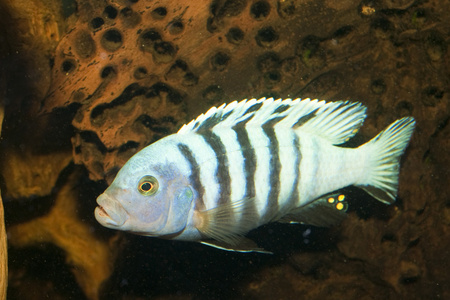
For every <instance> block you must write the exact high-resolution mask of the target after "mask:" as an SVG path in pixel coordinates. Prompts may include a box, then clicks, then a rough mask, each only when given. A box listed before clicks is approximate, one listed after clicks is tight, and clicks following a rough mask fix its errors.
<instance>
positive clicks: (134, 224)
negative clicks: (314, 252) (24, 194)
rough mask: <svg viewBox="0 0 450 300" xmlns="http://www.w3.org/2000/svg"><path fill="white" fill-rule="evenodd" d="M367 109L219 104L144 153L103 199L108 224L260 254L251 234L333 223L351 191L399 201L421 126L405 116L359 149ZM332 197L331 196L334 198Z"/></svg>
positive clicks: (299, 103)
mask: <svg viewBox="0 0 450 300" xmlns="http://www.w3.org/2000/svg"><path fill="white" fill-rule="evenodd" d="M365 111H366V109H365V107H364V106H362V105H361V104H360V103H356V102H354V103H352V102H341V101H340V102H325V101H318V100H310V99H304V100H301V99H295V100H291V99H286V100H281V99H279V100H273V99H272V98H270V99H265V98H262V99H259V100H257V99H251V100H243V101H241V102H236V101H235V102H232V103H230V104H228V105H222V106H220V107H219V108H216V107H213V108H211V109H210V110H209V111H208V112H207V113H205V114H202V115H200V116H199V117H198V118H197V119H195V120H193V121H192V122H190V123H189V124H187V125H184V126H183V127H182V128H181V129H180V130H179V131H178V133H176V134H173V135H170V136H167V137H165V138H163V139H161V140H159V141H157V142H155V143H154V144H152V145H150V146H148V147H146V148H144V149H142V150H141V151H140V152H138V153H137V154H135V155H134V156H133V157H132V158H131V159H130V160H129V161H128V162H127V163H126V164H125V165H124V166H123V168H122V169H121V170H120V171H119V173H118V174H117V176H116V178H115V180H114V182H113V183H112V184H111V185H110V187H108V189H107V190H106V191H105V192H104V193H103V194H102V195H100V196H99V197H98V199H97V202H98V204H99V206H98V207H97V208H96V211H95V215H96V218H97V220H98V221H99V222H100V223H101V224H102V225H104V226H106V227H109V228H114V229H119V230H125V231H131V232H134V233H138V234H142V235H148V236H159V237H164V238H171V239H179V240H190V241H201V242H203V243H205V244H208V245H211V246H215V247H218V248H223V249H228V250H236V251H258V250H261V249H259V248H257V246H256V245H254V244H253V243H251V242H250V241H248V240H247V239H245V238H244V237H243V235H245V233H247V232H248V231H250V230H252V229H254V228H256V227H258V226H260V225H263V224H266V223H269V222H274V221H295V222H303V223H307V224H312V225H317V226H330V225H332V224H334V223H336V222H338V221H340V220H341V219H342V217H343V216H344V215H345V209H346V205H345V201H344V199H343V198H344V197H342V196H340V195H337V194H330V193H332V192H334V191H336V190H338V189H341V188H343V187H346V186H349V185H355V186H358V187H361V188H363V189H364V190H366V191H367V192H368V193H370V194H371V195H373V196H374V197H375V198H376V199H378V200H379V201H382V202H384V203H392V202H393V201H394V200H395V197H396V195H397V186H398V173H399V159H400V156H401V155H402V154H403V152H404V149H405V148H406V146H407V144H408V142H409V140H410V138H411V135H412V132H413V130H414V125H415V121H414V119H413V118H411V117H406V118H403V119H400V120H397V121H396V122H394V123H393V124H391V125H390V126H389V127H388V128H387V129H385V130H384V131H383V132H381V133H380V134H379V135H377V136H376V137H375V138H374V139H372V140H371V141H369V142H368V143H366V144H364V145H362V146H360V147H358V148H344V147H339V146H336V145H339V144H342V143H344V142H346V141H348V140H349V139H350V138H351V137H352V136H354V134H355V133H356V132H357V131H358V129H359V128H360V126H361V125H362V123H363V121H364V118H365V117H366V115H365ZM330 195H331V196H330Z"/></svg>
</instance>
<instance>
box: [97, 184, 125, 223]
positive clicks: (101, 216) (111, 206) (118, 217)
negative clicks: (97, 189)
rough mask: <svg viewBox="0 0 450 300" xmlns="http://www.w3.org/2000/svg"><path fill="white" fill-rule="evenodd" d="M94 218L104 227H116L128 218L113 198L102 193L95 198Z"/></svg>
mask: <svg viewBox="0 0 450 300" xmlns="http://www.w3.org/2000/svg"><path fill="white" fill-rule="evenodd" d="M97 204H98V206H97V207H96V208H95V211H94V213H95V219H97V221H98V222H99V223H100V224H102V225H103V226H105V227H108V228H113V229H118V228H119V227H122V226H123V225H124V224H125V222H126V221H127V219H128V214H127V212H126V211H125V209H124V208H123V206H122V205H121V204H120V203H119V201H117V200H116V199H115V198H113V197H110V196H109V195H107V194H105V193H103V194H101V195H100V196H98V198H97Z"/></svg>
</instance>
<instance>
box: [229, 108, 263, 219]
mask: <svg viewBox="0 0 450 300" xmlns="http://www.w3.org/2000/svg"><path fill="white" fill-rule="evenodd" d="M253 116H254V115H252V116H251V117H249V118H247V119H246V120H244V121H241V122H239V123H237V124H236V125H234V126H233V128H232V129H233V130H234V131H235V132H236V136H237V141H238V143H239V148H240V149H241V153H242V157H243V158H244V170H243V171H244V175H245V195H244V198H248V199H249V201H246V202H245V203H244V205H245V207H244V208H243V210H242V211H243V214H244V216H257V215H258V209H257V208H256V201H250V199H251V198H254V197H255V196H256V190H255V173H256V165H257V161H256V154H255V149H254V148H253V146H252V144H251V142H250V138H249V136H248V132H247V129H246V128H245V125H246V124H247V123H248V122H249V121H250V120H251V119H252V118H253ZM236 200H238V199H236ZM253 221H254V222H255V224H256V223H257V222H258V221H259V220H253ZM242 222H246V223H247V224H248V220H242Z"/></svg>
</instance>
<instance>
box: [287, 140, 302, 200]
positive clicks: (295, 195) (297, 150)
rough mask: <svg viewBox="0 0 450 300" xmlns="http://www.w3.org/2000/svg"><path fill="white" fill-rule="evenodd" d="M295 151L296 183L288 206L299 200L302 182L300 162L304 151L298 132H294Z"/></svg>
mask: <svg viewBox="0 0 450 300" xmlns="http://www.w3.org/2000/svg"><path fill="white" fill-rule="evenodd" d="M293 146H294V151H295V161H294V166H295V169H294V171H295V173H294V176H295V177H294V184H293V185H292V192H291V196H290V197H289V203H288V206H292V207H293V206H294V204H295V203H297V202H298V200H299V199H298V197H299V194H298V183H299V182H300V176H301V174H300V163H301V161H302V153H301V151H300V140H299V138H298V136H297V134H295V133H294V143H293Z"/></svg>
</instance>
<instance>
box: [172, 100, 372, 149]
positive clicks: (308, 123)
mask: <svg viewBox="0 0 450 300" xmlns="http://www.w3.org/2000/svg"><path fill="white" fill-rule="evenodd" d="M365 111H366V108H365V107H364V106H363V105H362V104H361V103H358V102H349V101H345V102H343V101H337V102H328V103H327V102H325V101H324V100H321V101H319V100H317V99H315V100H311V99H309V98H308V99H303V100H302V99H299V98H297V99H295V100H292V99H284V100H282V99H277V100H274V99H273V98H269V99H266V98H261V99H250V100H247V99H245V100H242V101H240V102H237V101H234V102H231V103H230V104H228V105H225V104H222V105H221V106H219V107H212V108H211V109H209V110H208V111H207V112H206V113H204V114H201V115H200V116H198V117H197V118H196V119H195V120H192V121H191V122H189V123H188V124H186V125H183V127H181V129H180V130H179V131H178V133H179V134H185V133H188V132H202V131H204V130H213V129H217V128H231V127H233V126H235V125H236V124H239V123H240V122H242V121H244V120H247V119H249V118H251V119H252V120H251V122H248V123H246V126H262V125H263V124H265V123H267V122H268V121H270V120H273V119H279V120H280V121H279V122H278V123H277V126H285V127H286V128H293V129H294V130H301V131H302V132H309V133H312V134H316V135H319V136H321V137H322V138H325V139H327V140H329V141H331V142H332V143H333V144H340V143H343V142H345V141H347V140H348V139H349V138H351V137H352V136H354V135H355V133H356V132H357V131H358V129H359V127H361V125H362V123H363V121H364V118H365V117H366V115H365ZM243 123H245V122H243Z"/></svg>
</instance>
